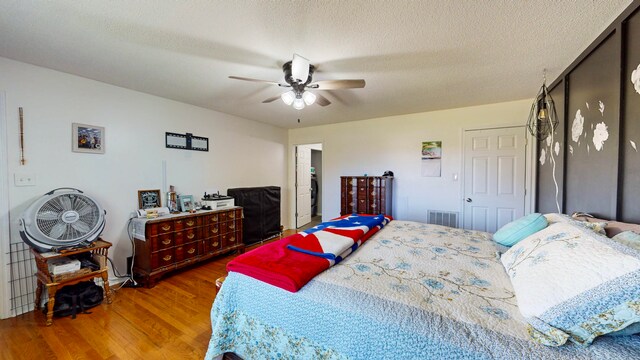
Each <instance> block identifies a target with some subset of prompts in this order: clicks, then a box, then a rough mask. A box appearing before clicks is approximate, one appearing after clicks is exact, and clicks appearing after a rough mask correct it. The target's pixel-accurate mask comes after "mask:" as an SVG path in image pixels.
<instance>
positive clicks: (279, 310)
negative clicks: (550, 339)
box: [207, 220, 640, 360]
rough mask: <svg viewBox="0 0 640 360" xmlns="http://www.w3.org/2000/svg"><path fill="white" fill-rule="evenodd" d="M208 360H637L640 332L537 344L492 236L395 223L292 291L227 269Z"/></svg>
mask: <svg viewBox="0 0 640 360" xmlns="http://www.w3.org/2000/svg"><path fill="white" fill-rule="evenodd" d="M211 320H212V330H213V332H212V337H211V340H210V343H209V349H208V352H207V359H213V358H214V357H216V356H217V355H219V354H222V353H224V352H235V353H236V354H238V355H240V356H241V357H243V358H245V359H280V358H284V359H388V358H402V359H441V358H447V359H494V358H499V359H554V360H555V359H575V358H608V359H617V358H619V359H630V358H640V337H638V336H627V337H618V338H609V337H603V338H600V339H597V340H596V341H595V342H594V344H593V345H592V346H590V347H588V348H582V347H578V346H574V345H565V346H562V347H557V348H551V347H545V346H542V345H539V344H536V343H534V342H533V341H531V340H530V337H529V335H528V333H527V326H526V323H525V321H524V319H523V318H522V316H521V315H520V313H519V311H518V308H517V301H516V298H515V295H514V291H513V288H512V286H511V283H510V281H509V277H508V276H507V274H506V273H505V270H504V268H503V267H502V264H501V263H500V261H499V254H498V247H496V245H495V243H494V242H493V241H492V240H491V235H490V234H488V233H483V232H478V231H468V230H461V229H454V228H448V227H443V226H438V225H428V224H423V223H417V222H411V221H398V220H395V221H392V222H391V223H389V224H388V225H387V226H386V227H385V228H384V229H382V230H381V231H380V232H379V233H378V234H376V235H375V236H374V237H372V238H371V239H370V240H368V241H367V242H366V243H365V244H364V245H363V246H362V247H361V248H360V249H359V250H357V251H356V252H355V253H353V254H352V255H351V256H349V257H347V258H346V259H345V260H344V261H343V262H341V263H340V264H338V265H336V266H334V267H332V268H330V269H329V270H327V271H325V272H324V273H322V274H320V275H318V276H317V277H316V278H314V279H313V280H312V281H311V282H309V283H308V284H307V285H306V286H305V287H304V288H302V289H301V290H300V291H299V292H297V293H290V292H288V291H284V290H282V289H279V288H276V287H273V286H271V285H268V284H265V283H262V282H260V281H258V280H255V279H253V278H250V277H247V276H244V275H241V274H238V273H230V274H229V276H228V277H227V280H226V281H225V282H224V285H223V286H222V289H221V290H220V293H219V294H218V297H217V298H216V301H215V302H214V304H213V307H212V310H211Z"/></svg>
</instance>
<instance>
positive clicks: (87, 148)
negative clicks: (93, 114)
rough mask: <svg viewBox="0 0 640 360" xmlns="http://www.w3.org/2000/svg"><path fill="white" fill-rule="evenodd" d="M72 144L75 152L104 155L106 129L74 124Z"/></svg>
mask: <svg viewBox="0 0 640 360" xmlns="http://www.w3.org/2000/svg"><path fill="white" fill-rule="evenodd" d="M71 142H72V143H73V151H75V152H83V153H93V154H104V128H103V127H102V126H94V125H86V124H78V123H73V127H72V132H71Z"/></svg>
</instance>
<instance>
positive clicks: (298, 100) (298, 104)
mask: <svg viewBox="0 0 640 360" xmlns="http://www.w3.org/2000/svg"><path fill="white" fill-rule="evenodd" d="M293 108H294V109H296V110H302V109H304V100H302V98H296V99H295V100H293Z"/></svg>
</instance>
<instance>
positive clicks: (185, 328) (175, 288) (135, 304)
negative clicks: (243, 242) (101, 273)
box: [0, 230, 295, 360]
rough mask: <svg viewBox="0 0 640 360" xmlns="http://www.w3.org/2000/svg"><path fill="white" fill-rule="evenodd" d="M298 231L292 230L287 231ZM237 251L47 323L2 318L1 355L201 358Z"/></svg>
mask: <svg viewBox="0 0 640 360" xmlns="http://www.w3.org/2000/svg"><path fill="white" fill-rule="evenodd" d="M294 232H295V231H292V230H287V231H285V235H284V236H287V235H290V234H292V233H294ZM234 257H235V255H228V256H225V257H221V258H217V259H214V260H212V261H210V262H207V263H205V264H202V265H199V266H197V267H194V268H190V269H186V270H184V271H181V272H179V273H176V274H174V275H171V276H168V277H166V278H164V279H163V280H160V281H159V282H158V285H156V286H155V287H154V288H153V289H146V288H123V289H120V290H117V291H116V292H115V293H114V298H113V303H111V304H106V303H104V304H102V305H100V306H97V307H95V308H93V309H91V312H92V313H91V314H81V315H78V317H77V318H76V319H75V320H72V319H71V318H70V317H66V318H59V319H58V318H56V319H54V321H53V325H52V326H48V327H47V326H45V325H44V321H45V319H44V315H43V314H42V313H41V312H38V313H35V312H33V311H32V312H30V313H27V314H24V315H21V316H18V317H15V318H11V319H6V320H0V359H3V360H4V359H7V360H8V359H91V360H97V359H202V358H204V355H205V353H206V351H207V345H208V343H209V338H210V336H211V321H210V319H209V311H210V310H211V304H212V303H213V300H214V298H215V280H216V279H217V278H219V277H221V276H224V275H226V270H225V268H226V265H227V263H228V262H229V261H230V260H231V259H233V258H234Z"/></svg>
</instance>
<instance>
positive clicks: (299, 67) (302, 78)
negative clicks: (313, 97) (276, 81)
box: [291, 54, 309, 83]
mask: <svg viewBox="0 0 640 360" xmlns="http://www.w3.org/2000/svg"><path fill="white" fill-rule="evenodd" d="M291 77H292V78H293V79H294V80H297V81H298V82H300V83H305V82H307V78H308V77H309V60H308V59H305V58H303V57H302V56H300V55H298V54H293V60H292V61H291Z"/></svg>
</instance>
